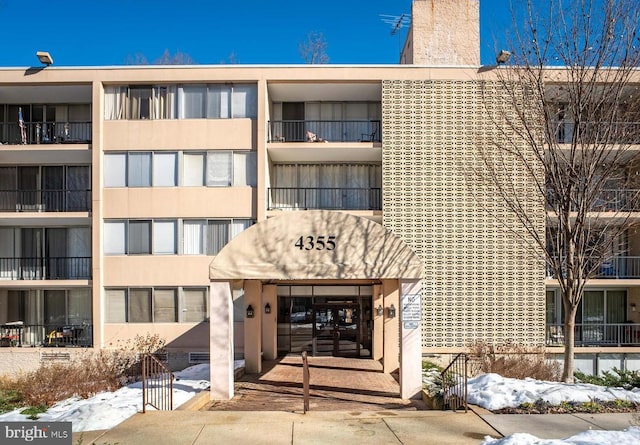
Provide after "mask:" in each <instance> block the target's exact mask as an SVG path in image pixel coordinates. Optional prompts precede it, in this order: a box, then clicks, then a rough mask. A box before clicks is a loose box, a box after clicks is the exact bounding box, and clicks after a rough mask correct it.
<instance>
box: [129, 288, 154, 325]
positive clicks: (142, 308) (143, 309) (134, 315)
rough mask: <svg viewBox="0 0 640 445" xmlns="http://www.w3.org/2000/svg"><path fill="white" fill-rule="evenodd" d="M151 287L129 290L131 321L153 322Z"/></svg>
mask: <svg viewBox="0 0 640 445" xmlns="http://www.w3.org/2000/svg"><path fill="white" fill-rule="evenodd" d="M150 297H151V289H130V290H129V321H130V322H131V323H150V322H151V299H150Z"/></svg>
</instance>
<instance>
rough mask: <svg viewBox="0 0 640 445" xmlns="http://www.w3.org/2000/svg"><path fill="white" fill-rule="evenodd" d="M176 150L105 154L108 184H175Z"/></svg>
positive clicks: (122, 185) (136, 185)
mask: <svg viewBox="0 0 640 445" xmlns="http://www.w3.org/2000/svg"><path fill="white" fill-rule="evenodd" d="M177 157H178V154H177V153H176V152H155V153H152V152H128V153H108V154H105V155H104V186H105V187H151V185H152V184H153V186H155V187H175V186H176V185H177V183H178V178H177V168H176V166H177Z"/></svg>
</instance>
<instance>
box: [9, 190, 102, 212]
mask: <svg viewBox="0 0 640 445" xmlns="http://www.w3.org/2000/svg"><path fill="white" fill-rule="evenodd" d="M90 210H91V190H90V189H85V190H70V189H61V190H0V212H88V211H90Z"/></svg>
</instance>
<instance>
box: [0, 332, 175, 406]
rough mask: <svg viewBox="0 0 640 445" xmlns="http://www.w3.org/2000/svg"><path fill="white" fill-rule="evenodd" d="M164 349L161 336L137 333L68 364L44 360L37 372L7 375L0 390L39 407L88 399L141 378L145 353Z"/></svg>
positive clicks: (21, 402) (24, 403)
mask: <svg viewBox="0 0 640 445" xmlns="http://www.w3.org/2000/svg"><path fill="white" fill-rule="evenodd" d="M163 348H164V340H163V339H161V338H160V337H159V336H158V335H150V334H147V335H146V336H136V337H135V338H134V339H133V340H131V341H127V342H123V343H121V344H119V345H118V348H117V349H113V350H100V351H96V352H87V353H86V354H83V355H80V356H78V357H77V358H75V359H74V360H73V361H71V362H69V363H45V364H42V365H41V366H40V367H39V368H38V369H36V370H35V371H32V372H28V373H23V374H19V375H18V376H16V377H13V378H4V379H2V380H0V392H2V391H4V392H5V393H6V394H10V395H13V400H14V402H15V401H16V400H19V402H18V403H19V404H20V405H21V406H29V407H40V406H42V405H46V406H51V405H53V404H54V403H56V402H58V401H60V400H64V399H67V398H69V397H80V398H88V397H91V396H93V395H95V394H97V393H99V392H103V391H114V390H116V389H118V388H120V387H121V386H123V385H125V384H127V383H128V382H130V381H133V380H136V379H137V378H139V376H140V356H141V355H142V354H144V353H154V352H155V353H157V352H161V351H162V350H163ZM0 401H1V400H0ZM15 405H16V403H14V405H13V406H15ZM0 407H1V405H0ZM40 412H41V411H40Z"/></svg>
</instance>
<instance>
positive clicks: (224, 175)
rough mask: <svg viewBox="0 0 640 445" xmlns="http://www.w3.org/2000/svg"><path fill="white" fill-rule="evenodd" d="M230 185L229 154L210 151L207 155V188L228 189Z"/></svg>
mask: <svg viewBox="0 0 640 445" xmlns="http://www.w3.org/2000/svg"><path fill="white" fill-rule="evenodd" d="M230 185H231V152H228V151H226V152H225V151H222V152H215V151H210V152H208V153H207V186H209V187H228V186H230Z"/></svg>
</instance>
